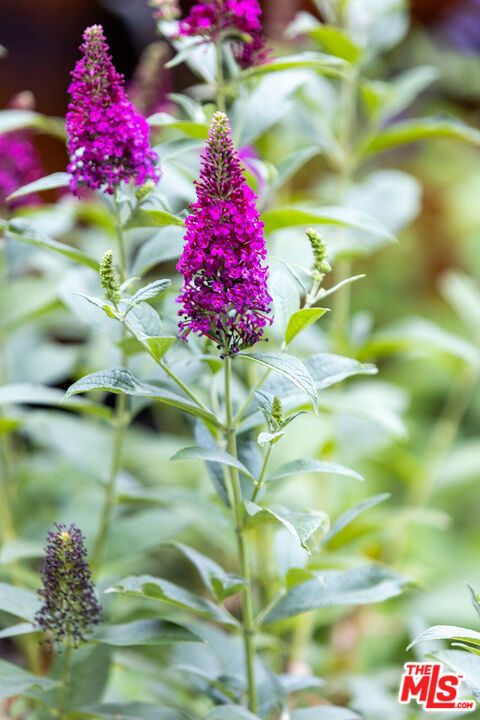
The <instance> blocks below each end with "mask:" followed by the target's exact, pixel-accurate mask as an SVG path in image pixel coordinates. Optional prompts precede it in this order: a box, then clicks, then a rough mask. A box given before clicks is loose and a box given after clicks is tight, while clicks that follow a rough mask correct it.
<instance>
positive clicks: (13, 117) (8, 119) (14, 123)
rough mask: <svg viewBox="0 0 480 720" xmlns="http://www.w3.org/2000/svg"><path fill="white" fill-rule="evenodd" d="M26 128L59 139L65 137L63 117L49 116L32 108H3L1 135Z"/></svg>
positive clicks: (0, 117) (0, 114)
mask: <svg viewBox="0 0 480 720" xmlns="http://www.w3.org/2000/svg"><path fill="white" fill-rule="evenodd" d="M24 128H32V129H33V130H40V131H42V132H45V133H47V134H48V135H53V136H54V137H57V138H58V139H59V140H64V139H65V121H64V120H63V119H61V118H49V117H46V116H45V115H41V114H40V113H37V112H33V111H32V110H2V111H1V112H0V135H3V134H4V133H8V132H14V131H15V130H23V129H24Z"/></svg>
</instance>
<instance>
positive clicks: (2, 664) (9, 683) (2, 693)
mask: <svg viewBox="0 0 480 720" xmlns="http://www.w3.org/2000/svg"><path fill="white" fill-rule="evenodd" d="M57 685H58V683H57V682H55V681H53V680H48V679H47V678H45V677H38V676H37V675H31V674H30V673H29V672H26V670H23V669H22V668H20V667H18V666H17V665H13V664H12V663H9V662H7V661H6V660H1V659H0V700H3V699H5V698H10V697H15V696H16V695H20V694H21V693H24V692H26V691H27V690H31V689H32V688H40V689H41V690H51V689H52V688H54V687H56V686H57Z"/></svg>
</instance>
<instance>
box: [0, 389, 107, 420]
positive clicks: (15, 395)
mask: <svg viewBox="0 0 480 720" xmlns="http://www.w3.org/2000/svg"><path fill="white" fill-rule="evenodd" d="M62 402H63V406H64V407H67V408H71V409H72V410H76V411H78V412H85V413H88V414H91V415H99V416H101V417H107V418H108V417H110V415H111V411H110V410H109V408H106V407H104V406H103V405H99V404H98V403H94V402H92V401H91V400H88V399H86V398H73V399H71V400H65V395H64V393H63V392H62V390H58V389H57V388H51V387H47V386H46V385H31V384H29V383H15V384H12V385H2V387H0V405H46V406H51V407H59V406H60V405H61V403H62Z"/></svg>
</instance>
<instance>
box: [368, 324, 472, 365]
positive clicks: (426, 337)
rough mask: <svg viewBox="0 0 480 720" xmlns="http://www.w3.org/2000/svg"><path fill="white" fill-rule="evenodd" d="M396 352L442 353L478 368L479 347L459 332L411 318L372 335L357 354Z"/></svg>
mask: <svg viewBox="0 0 480 720" xmlns="http://www.w3.org/2000/svg"><path fill="white" fill-rule="evenodd" d="M398 352H408V353H414V354H416V355H417V354H418V353H441V354H443V355H447V356H450V357H452V358H455V359H457V360H461V361H462V362H465V363H467V364H468V365H471V366H472V367H474V368H477V367H478V366H479V364H480V351H479V350H478V349H477V348H476V347H475V345H473V344H472V343H470V342H469V341H468V340H465V339H464V338H463V337H461V336H459V335H454V334H452V333H450V332H447V331H446V330H444V329H443V328H441V327H440V326H439V325H436V324H435V323H433V322H431V321H430V320H424V319H423V318H412V319H410V320H406V321H404V322H402V323H400V324H399V325H396V326H394V327H392V328H390V329H388V330H382V331H381V332H379V333H378V334H377V335H374V336H373V337H372V338H371V339H370V340H369V342H368V343H367V344H366V345H365V346H364V347H363V348H362V349H361V350H360V352H359V355H360V357H372V356H374V357H381V356H384V355H391V354H393V353H398Z"/></svg>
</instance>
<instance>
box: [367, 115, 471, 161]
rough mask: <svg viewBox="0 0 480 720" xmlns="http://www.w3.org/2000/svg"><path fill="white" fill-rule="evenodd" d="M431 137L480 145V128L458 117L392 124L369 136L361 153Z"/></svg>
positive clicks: (371, 153) (370, 152) (368, 153)
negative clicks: (463, 121) (461, 120)
mask: <svg viewBox="0 0 480 720" xmlns="http://www.w3.org/2000/svg"><path fill="white" fill-rule="evenodd" d="M431 138H433V139H435V138H450V139H452V140H462V141H464V142H467V143H470V144H471V145H474V146H476V147H479V146H480V130H477V129H476V128H473V127H470V125H466V124H465V123H462V122H460V121H459V120H456V119H443V118H419V119H416V120H406V121H404V122H399V123H396V124H395V125H390V126H389V127H387V128H384V129H383V130H381V131H380V132H379V133H377V134H376V135H374V136H369V137H368V138H366V139H365V140H364V141H363V143H362V144H361V145H360V148H359V155H360V156H361V157H368V156H369V155H375V154H376V153H379V152H384V151H385V150H391V149H392V148H396V147H399V146H400V145H406V144H407V143H412V142H418V141H419V140H426V139H431Z"/></svg>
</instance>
